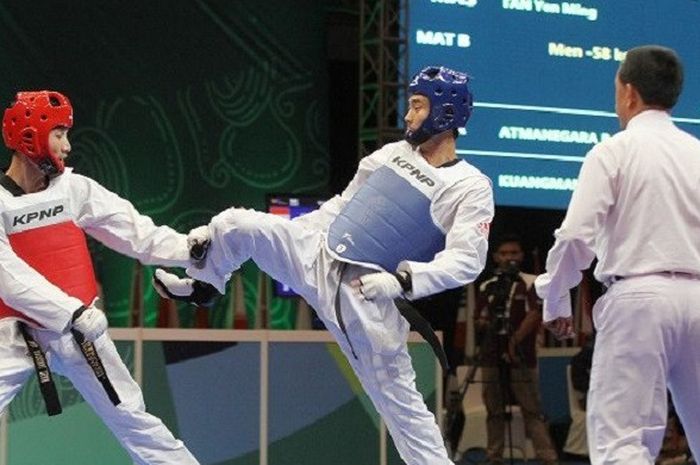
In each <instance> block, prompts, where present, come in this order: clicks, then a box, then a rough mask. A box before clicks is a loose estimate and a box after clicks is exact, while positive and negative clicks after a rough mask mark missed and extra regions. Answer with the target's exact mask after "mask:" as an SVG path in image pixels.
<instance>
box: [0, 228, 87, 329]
mask: <svg viewBox="0 0 700 465" xmlns="http://www.w3.org/2000/svg"><path fill="white" fill-rule="evenodd" d="M8 239H9V241H10V245H11V246H12V250H13V251H14V252H15V253H16V254H17V256H18V257H20V258H21V259H22V260H24V261H25V262H26V263H27V264H28V265H29V266H31V267H32V268H34V269H35V270H36V271H37V272H39V274H41V275H42V276H44V277H45V278H46V279H47V280H48V281H49V282H50V283H52V284H54V285H55V286H57V287H58V288H60V289H61V290H63V291H64V292H65V293H66V294H68V295H70V296H72V297H75V298H77V299H80V300H81V301H82V302H83V304H84V305H85V306H88V305H90V304H91V303H92V301H93V300H94V299H95V297H96V296H97V280H96V279H95V271H94V268H93V265H92V259H91V258H90V252H89V251H88V247H87V240H86V238H85V233H84V232H83V230H82V229H80V228H79V227H78V226H77V225H76V224H75V223H74V222H72V221H65V222H62V223H57V224H52V225H47V226H42V227H38V228H34V229H28V230H25V231H21V232H17V233H13V234H10V235H9V236H8ZM76 310H77V309H76ZM7 317H15V318H20V319H22V320H25V321H29V322H31V323H32V324H33V325H37V323H36V322H35V321H33V320H31V319H30V318H27V317H26V316H24V315H23V314H22V309H13V308H11V307H9V306H8V305H7V304H5V302H3V301H2V300H0V319H2V318H7ZM38 326H41V325H38Z"/></svg>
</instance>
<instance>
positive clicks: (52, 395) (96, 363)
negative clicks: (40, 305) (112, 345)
mask: <svg viewBox="0 0 700 465" xmlns="http://www.w3.org/2000/svg"><path fill="white" fill-rule="evenodd" d="M19 330H20V332H21V333H22V337H23V338H24V342H25V343H26V344H27V349H28V350H29V355H30V356H31V357H32V361H33V362H34V370H35V371H36V375H37V379H38V380H39V390H40V391H41V397H43V399H44V404H45V405H46V413H47V414H48V415H49V416H54V415H58V414H60V413H61V412H63V409H62V408H61V401H60V399H59V398H58V391H57V390H56V383H55V382H54V380H53V375H52V374H51V369H50V368H49V364H48V361H47V360H46V354H44V351H43V350H41V346H39V344H38V343H37V342H36V340H35V339H34V337H32V335H31V333H30V332H29V328H28V327H27V325H26V324H25V323H22V322H20V323H19ZM71 333H72V334H73V337H74V338H75V340H76V342H77V343H78V347H79V348H80V351H81V352H82V354H83V357H84V358H85V361H86V362H87V363H88V365H89V366H90V368H92V371H93V372H94V373H95V377H96V378H97V380H98V381H99V383H100V384H101V385H102V387H103V388H104V390H105V393H106V394H107V397H109V400H110V401H112V404H113V405H115V406H117V405H119V404H120V403H121V399H120V398H119V395H118V394H117V391H116V390H115V389H114V386H113V385H112V382H111V381H110V380H109V377H108V376H107V372H106V371H105V368H104V365H103V364H102V360H100V356H99V355H98V354H97V350H95V345H94V344H93V343H92V342H90V341H88V340H86V339H85V336H83V335H82V333H80V332H79V331H76V330H75V329H72V330H71Z"/></svg>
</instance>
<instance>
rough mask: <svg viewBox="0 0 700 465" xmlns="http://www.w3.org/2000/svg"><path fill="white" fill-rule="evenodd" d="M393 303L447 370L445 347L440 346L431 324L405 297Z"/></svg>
mask: <svg viewBox="0 0 700 465" xmlns="http://www.w3.org/2000/svg"><path fill="white" fill-rule="evenodd" d="M394 304H396V308H398V309H399V313H401V315H402V316H403V317H404V318H406V321H408V322H409V323H410V324H411V327H412V328H413V329H414V330H415V331H416V332H418V334H420V335H421V336H422V337H423V339H425V342H427V343H428V344H430V347H432V349H433V352H435V356H436V357H437V359H438V360H439V361H440V365H442V368H443V369H444V370H445V371H447V370H449V369H450V365H449V363H447V354H446V353H445V349H444V348H443V347H442V344H440V340H439V339H438V337H437V335H436V334H435V331H433V328H432V326H430V323H428V320H426V319H425V318H423V315H421V314H420V313H419V312H418V310H416V307H414V306H413V305H411V304H410V302H409V301H408V300H406V299H396V300H394Z"/></svg>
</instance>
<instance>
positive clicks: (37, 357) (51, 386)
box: [18, 322, 63, 416]
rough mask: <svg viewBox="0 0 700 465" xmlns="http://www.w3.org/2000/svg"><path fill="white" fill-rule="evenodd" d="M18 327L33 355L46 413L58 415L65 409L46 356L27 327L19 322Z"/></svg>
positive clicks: (30, 353)
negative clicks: (62, 406)
mask: <svg viewBox="0 0 700 465" xmlns="http://www.w3.org/2000/svg"><path fill="white" fill-rule="evenodd" d="M18 326H19V330H20V332H21V333H22V337H24V342H25V343H26V344H27V349H29V355H31V357H32V361H33V362H34V370H36V376H37V378H38V380H39V390H40V391H41V397H43V398H44V404H45V405H46V413H47V414H48V415H49V416H53V415H58V414H59V413H61V412H62V411H63V409H61V401H60V400H59V398H58V391H57V390H56V383H54V382H53V376H52V375H51V370H50V369H49V364H48V362H47V361H46V355H44V352H43V351H42V350H41V347H40V346H39V344H37V342H36V341H35V340H34V338H33V337H32V335H31V334H30V333H29V329H28V328H27V325H26V324H25V323H22V322H19V324H18Z"/></svg>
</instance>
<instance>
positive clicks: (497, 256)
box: [493, 242, 524, 268]
mask: <svg viewBox="0 0 700 465" xmlns="http://www.w3.org/2000/svg"><path fill="white" fill-rule="evenodd" d="M523 258H524V254H523V249H522V247H520V244H519V243H517V242H504V243H503V244H501V245H500V247H498V249H497V250H496V251H495V252H494V254H493V261H494V262H496V265H498V267H499V268H505V267H506V266H508V263H510V262H516V263H517V264H518V265H520V264H521V263H522V262H523Z"/></svg>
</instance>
